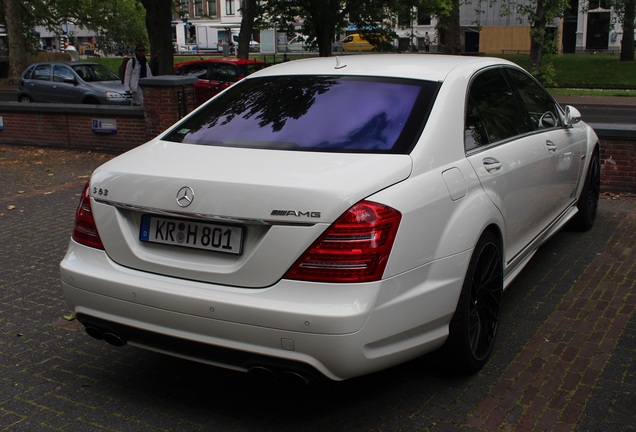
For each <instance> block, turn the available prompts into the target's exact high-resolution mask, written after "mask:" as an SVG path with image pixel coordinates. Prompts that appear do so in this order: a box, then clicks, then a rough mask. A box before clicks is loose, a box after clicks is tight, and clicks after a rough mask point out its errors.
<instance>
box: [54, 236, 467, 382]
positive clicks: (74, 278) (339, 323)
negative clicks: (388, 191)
mask: <svg viewBox="0 0 636 432" xmlns="http://www.w3.org/2000/svg"><path fill="white" fill-rule="evenodd" d="M469 256H470V255H469V253H466V254H460V255H456V256H453V257H450V258H447V259H444V260H439V261H436V262H434V263H431V264H429V265H426V266H423V267H421V268H419V269H416V270H413V271H411V272H407V273H405V274H402V275H399V276H396V277H394V278H391V279H388V280H385V281H381V282H377V283H370V284H350V285H329V284H316V283H306V282H298V281H287V280H282V281H280V282H279V283H277V284H275V285H274V286H272V287H269V288H263V289H241V288H233V287H226V286H217V285H211V284H203V283H200V282H195V281H186V280H181V279H174V278H168V277H163V276H159V275H153V274H148V273H142V272H138V271H135V270H131V269H127V268H124V267H121V266H119V265H117V264H116V263H113V262H112V261H111V260H109V259H108V257H107V256H106V254H105V253H104V252H103V251H99V250H95V249H91V248H87V247H84V246H80V245H77V244H75V243H74V242H71V245H70V246H69V249H68V251H67V254H66V257H65V258H64V260H63V261H62V263H61V276H62V287H63V290H64V294H65V296H66V298H67V301H68V303H69V304H70V305H71V307H72V308H73V310H74V312H75V313H76V315H77V316H78V319H79V320H80V322H82V323H83V324H84V325H85V326H87V327H92V328H93V327H94V328H96V329H98V332H112V333H116V334H117V335H118V336H120V337H121V338H122V339H124V340H126V341H127V342H128V343H130V344H131V345H136V346H140V347H144V348H147V349H151V350H155V351H159V352H163V353H166V354H170V355H174V356H177V357H182V358H187V359H191V360H195V361H199V362H203V363H208V364H212V365H216V366H221V367H225V368H230V369H235V370H241V371H248V370H250V369H251V368H254V367H274V368H277V369H281V370H283V369H284V370H292V371H298V372H299V373H303V374H305V375H308V374H309V375H315V374H316V372H317V373H319V374H321V375H324V376H326V377H328V378H329V379H332V380H342V379H347V378H352V377H355V376H358V375H363V374H366V373H370V372H373V371H377V370H380V369H384V368H387V367H390V366H392V365H395V364H398V363H402V362H404V361H407V360H410V359H412V358H415V357H417V356H419V355H422V354H424V353H426V352H429V351H431V350H433V349H435V348H437V347H439V346H440V345H441V344H442V343H443V341H444V340H445V338H446V336H447V333H448V322H449V321H450V318H451V317H452V314H453V312H454V309H455V305H456V303H457V297H458V296H459V290H460V288H461V284H462V279H463V273H464V272H465V268H464V272H462V273H461V275H462V276H460V277H457V275H456V274H455V275H451V274H449V273H451V272H457V270H458V269H459V268H462V267H464V263H465V264H466V265H467V260H468V257H469ZM450 270H452V271H450Z"/></svg>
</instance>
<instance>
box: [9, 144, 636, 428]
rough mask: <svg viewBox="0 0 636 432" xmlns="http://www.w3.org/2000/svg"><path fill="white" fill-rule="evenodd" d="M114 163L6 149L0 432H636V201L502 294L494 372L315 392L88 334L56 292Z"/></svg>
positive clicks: (572, 237) (370, 381)
mask: <svg viewBox="0 0 636 432" xmlns="http://www.w3.org/2000/svg"><path fill="white" fill-rule="evenodd" d="M111 157H113V156H112V155H106V154H102V153H96V152H74V151H67V150H55V149H48V148H42V149H38V148H23V147H11V146H2V145H0V184H2V188H0V264H1V265H0V431H11V432H13V431H26V432H31V431H46V432H51V431H58V432H59V431H64V432H65V431H82V432H84V431H89V432H92V431H96V432H105V431H108V432H119V431H152V432H154V431H166V432H168V431H170V432H171V431H175V430H179V431H202V432H205V431H215V432H216V431H231V432H242V431H246V432H269V431H272V432H297V431H303V432H323V431H346V432H352V431H365V432H366V431H368V432H389V431H400V432H410V431H442V432H446V431H448V432H455V431H464V432H473V431H474V432H478V431H479V432H481V431H496V432H500V431H501V432H508V431H514V432H517V431H522V432H523V431H537V432H538V431H568V432H569V431H576V432H614V431H616V432H629V431H636V422H635V419H636V360H635V359H636V311H635V306H636V196H634V194H612V193H609V192H607V193H604V194H603V198H602V200H601V203H600V208H599V214H598V219H597V222H596V224H595V225H594V227H593V228H592V230H590V231H588V232H586V233H577V232H570V231H567V230H566V231H562V232H561V233H559V234H557V235H556V236H555V237H554V238H552V239H551V240H550V241H549V242H548V243H546V244H545V245H544V246H543V247H542V248H541V249H540V250H539V251H538V252H537V254H536V255H535V257H534V258H533V259H532V260H531V261H530V263H529V264H528V266H527V267H526V268H525V269H524V271H523V272H521V274H520V275H519V277H518V278H517V279H516V280H515V281H514V282H513V284H512V285H511V287H510V289H509V290H508V291H506V293H505V294H504V310H503V311H502V327H501V330H500V335H499V339H498V341H497V344H496V346H495V350H494V352H493V356H492V358H491V361H490V362H489V363H488V364H487V365H486V367H485V368H484V369H483V370H482V371H481V372H479V373H478V374H474V375H471V376H467V377H458V376H451V375H447V374H445V373H444V372H443V371H442V370H441V368H439V367H438V365H436V362H435V358H434V356H428V357H423V358H422V359H418V360H415V361H412V362H409V363H406V364H404V365H400V366H398V367H395V368H392V369H389V370H386V371H383V372H380V373H376V374H372V375H368V376H364V377H360V378H358V379H353V380H350V381H345V382H341V383H326V384H320V385H315V386H309V387H306V388H289V387H285V386H283V385H281V384H279V383H273V384H271V383H265V384H264V383H257V382H254V381H251V380H250V379H249V378H248V377H247V376H246V375H245V374H241V373H236V372H231V371H224V370H220V369H216V368H212V367H209V366H205V365H200V364H196V363H191V362H188V361H185V360H181V359H176V358H172V357H168V356H164V355H161V354H156V353H152V352H149V351H144V350H140V349H137V348H134V347H130V346H125V347H121V348H115V347H112V346H110V345H107V344H105V343H100V342H98V341H95V340H94V339H92V338H90V337H89V336H88V335H86V334H85V333H84V332H83V331H82V330H81V328H80V326H79V325H78V324H77V322H76V321H67V320H66V319H65V318H64V316H65V315H66V314H68V313H69V309H68V306H67V304H66V302H65V300H64V298H63V295H62V292H61V289H60V282H59V261H60V260H61V259H62V257H63V255H64V252H65V250H66V246H67V245H68V241H69V236H70V231H71V229H72V223H73V214H74V210H75V207H76V205H77V202H78V200H79V194H80V192H81V189H82V186H83V184H84V183H85V182H86V180H87V178H88V176H89V174H90V172H91V170H92V169H94V168H95V167H96V166H98V165H100V164H101V163H103V162H105V161H106V160H108V159H110V158H111Z"/></svg>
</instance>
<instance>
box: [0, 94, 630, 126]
mask: <svg viewBox="0 0 636 432" xmlns="http://www.w3.org/2000/svg"><path fill="white" fill-rule="evenodd" d="M556 99H557V101H559V103H561V104H562V105H563V106H565V105H566V104H570V105H572V106H574V107H575V108H577V109H578V110H579V111H580V112H581V115H582V117H583V120H584V121H586V122H587V123H622V124H633V123H635V122H636V120H635V119H636V98H634V97H610V98H605V97H595V96H592V97H571V96H557V98H556ZM0 102H17V92H16V90H15V89H12V88H7V87H4V88H2V87H0Z"/></svg>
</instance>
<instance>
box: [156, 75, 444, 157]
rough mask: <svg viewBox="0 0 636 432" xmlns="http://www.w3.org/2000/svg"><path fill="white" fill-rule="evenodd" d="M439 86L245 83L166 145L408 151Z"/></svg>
mask: <svg viewBox="0 0 636 432" xmlns="http://www.w3.org/2000/svg"><path fill="white" fill-rule="evenodd" d="M438 89H439V84H438V83H434V82H428V81H416V80H405V79H384V78H367V77H349V76H347V77H344V76H276V77H262V78H258V79H249V80H243V81H240V82H239V83H238V84H235V85H234V86H232V87H231V88H230V89H229V90H228V91H227V92H225V93H223V94H222V95H221V96H220V97H218V98H216V99H214V100H212V101H210V102H209V103H208V104H207V105H205V107H203V108H202V109H201V110H200V111H199V112H197V113H196V114H195V115H193V116H192V117H190V118H189V119H187V120H185V121H184V122H182V123H180V124H178V125H177V126H176V127H175V128H174V129H173V130H171V131H170V132H169V133H168V134H167V135H166V136H165V137H164V139H165V140H168V141H175V142H182V143H188V144H199V145H212V146H229V147H248V148H260V149H272V150H275V149H285V150H297V151H322V152H366V153H408V152H410V150H411V149H412V148H413V146H414V145H415V142H416V140H417V138H418V136H419V134H420V132H421V130H422V128H423V127H424V124H425V123H426V120H427V118H428V114H429V112H430V109H431V106H432V104H433V101H434V99H435V96H436V94H437V91H438Z"/></svg>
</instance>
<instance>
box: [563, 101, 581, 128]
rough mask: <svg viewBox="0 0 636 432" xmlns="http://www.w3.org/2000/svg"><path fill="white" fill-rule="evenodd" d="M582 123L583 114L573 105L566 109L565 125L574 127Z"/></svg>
mask: <svg viewBox="0 0 636 432" xmlns="http://www.w3.org/2000/svg"><path fill="white" fill-rule="evenodd" d="M580 121H581V113H580V112H579V110H577V109H576V108H574V107H573V106H571V105H568V106H566V107H565V124H566V125H568V126H572V125H573V124H577V123H578V122H580Z"/></svg>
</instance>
